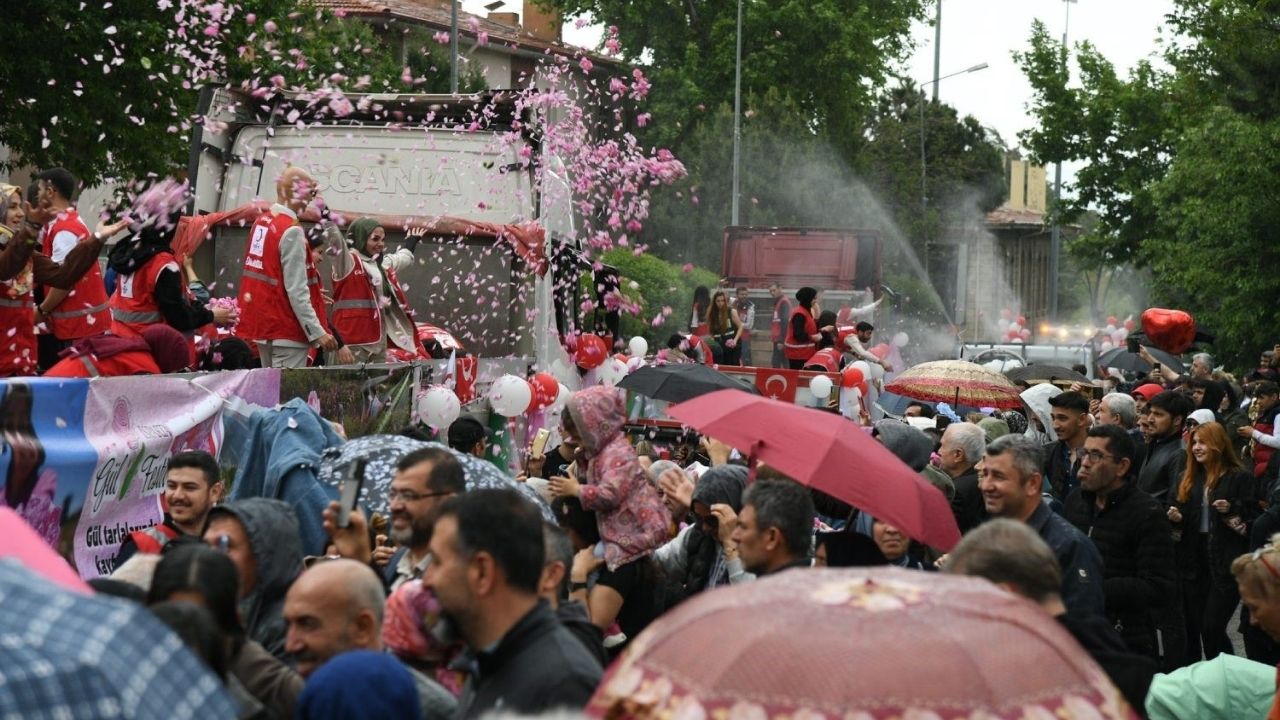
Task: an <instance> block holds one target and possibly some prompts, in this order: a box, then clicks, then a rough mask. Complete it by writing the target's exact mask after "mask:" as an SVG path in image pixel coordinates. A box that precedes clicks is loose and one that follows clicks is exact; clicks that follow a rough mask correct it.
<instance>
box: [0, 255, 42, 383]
mask: <svg viewBox="0 0 1280 720" xmlns="http://www.w3.org/2000/svg"><path fill="white" fill-rule="evenodd" d="M10 241H11V242H12V239H10ZM31 283H32V279H31V261H29V260H28V261H27V265H26V267H24V268H23V269H22V270H20V271H19V272H18V276H17V277H15V278H12V279H10V280H3V281H0V377H19V376H22V375H35V374H36V333H35V322H36V321H35V308H36V304H35V300H34V299H33V298H32V295H31Z"/></svg>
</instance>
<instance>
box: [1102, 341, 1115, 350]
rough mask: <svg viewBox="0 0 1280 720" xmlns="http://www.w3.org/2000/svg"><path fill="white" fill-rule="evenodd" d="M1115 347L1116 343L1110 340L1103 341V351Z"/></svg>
mask: <svg viewBox="0 0 1280 720" xmlns="http://www.w3.org/2000/svg"><path fill="white" fill-rule="evenodd" d="M1115 348H1116V344H1115V343H1113V342H1111V341H1110V340H1103V341H1102V352H1106V351H1108V350H1114V349H1115Z"/></svg>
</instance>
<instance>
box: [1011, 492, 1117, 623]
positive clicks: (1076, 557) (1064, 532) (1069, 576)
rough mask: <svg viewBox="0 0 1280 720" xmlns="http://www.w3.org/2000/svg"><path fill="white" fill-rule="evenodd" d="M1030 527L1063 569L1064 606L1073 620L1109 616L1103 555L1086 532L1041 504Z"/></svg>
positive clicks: (1031, 519)
mask: <svg viewBox="0 0 1280 720" xmlns="http://www.w3.org/2000/svg"><path fill="white" fill-rule="evenodd" d="M1027 525H1028V526H1030V527H1031V529H1032V530H1035V531H1036V532H1037V533H1038V534H1039V535H1040V538H1041V539H1043V540H1044V541H1045V544H1047V545H1048V546H1049V549H1050V550H1053V555H1054V557H1056V558H1058V565H1059V566H1060V567H1061V568H1062V603H1063V604H1064V605H1066V606H1067V612H1068V613H1070V614H1071V616H1072V617H1078V618H1083V617H1089V616H1091V615H1096V616H1098V617H1105V616H1106V611H1105V607H1106V601H1105V600H1104V598H1103V596H1102V556H1101V555H1099V554H1098V548H1097V547H1095V546H1094V544H1093V543H1092V542H1090V541H1089V538H1087V537H1085V536H1084V533H1082V532H1080V531H1079V530H1077V529H1075V527H1074V526H1073V525H1072V524H1071V523H1069V522H1067V521H1066V519H1065V518H1063V517H1062V516H1061V515H1059V514H1057V513H1055V512H1054V511H1052V510H1050V509H1049V506H1048V505H1046V504H1044V503H1043V502H1042V503H1040V504H1039V505H1038V506H1037V507H1036V509H1035V512H1033V513H1031V517H1029V518H1027Z"/></svg>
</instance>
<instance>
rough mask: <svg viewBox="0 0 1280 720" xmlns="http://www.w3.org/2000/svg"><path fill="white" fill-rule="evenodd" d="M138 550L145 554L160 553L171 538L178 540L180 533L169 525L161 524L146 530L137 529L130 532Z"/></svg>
mask: <svg viewBox="0 0 1280 720" xmlns="http://www.w3.org/2000/svg"><path fill="white" fill-rule="evenodd" d="M129 537H131V538H133V544H134V545H136V546H137V547H138V552H139V553H142V554H143V555H159V554H160V552H161V551H162V550H164V546H165V545H168V544H169V541H170V540H177V539H178V533H177V532H176V531H174V529H173V528H171V527H169V526H168V525H164V524H160V525H155V526H153V527H149V528H147V529H146V530H135V531H133V532H131V533H129Z"/></svg>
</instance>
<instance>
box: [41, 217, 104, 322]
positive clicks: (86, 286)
mask: <svg viewBox="0 0 1280 720" xmlns="http://www.w3.org/2000/svg"><path fill="white" fill-rule="evenodd" d="M60 232H70V233H73V234H74V235H75V236H76V239H77V241H78V242H87V241H88V240H89V228H88V227H86V226H85V224H84V222H83V221H81V220H80V215H79V214H78V213H76V209H75V208H67V209H66V211H65V212H63V213H61V214H59V215H58V217H56V218H54V219H53V220H51V221H50V222H49V224H48V225H46V226H45V228H44V240H43V251H44V254H45V255H48V256H50V257H53V239H54V238H55V237H57V236H58V233H60ZM44 289H45V292H46V293H47V292H49V290H50V287H49V286H48V285H46V286H45V288H44ZM110 323H111V315H110V313H108V312H107V288H106V286H105V285H104V284H103V282H102V270H101V269H100V268H99V267H98V265H97V263H94V264H93V265H91V266H89V272H87V273H85V274H84V277H82V278H80V279H79V280H78V281H76V284H75V286H74V287H72V288H71V290H70V292H68V293H67V297H66V298H64V299H63V301H62V302H61V303H59V305H58V307H56V308H54V310H53V312H51V313H49V319H48V321H47V324H48V326H49V331H50V332H52V333H53V336H54V337H56V338H58V339H59V340H79V339H80V338H84V337H90V336H93V335H101V334H102V333H104V332H106V331H107V330H109V329H110Z"/></svg>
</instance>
